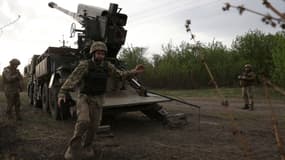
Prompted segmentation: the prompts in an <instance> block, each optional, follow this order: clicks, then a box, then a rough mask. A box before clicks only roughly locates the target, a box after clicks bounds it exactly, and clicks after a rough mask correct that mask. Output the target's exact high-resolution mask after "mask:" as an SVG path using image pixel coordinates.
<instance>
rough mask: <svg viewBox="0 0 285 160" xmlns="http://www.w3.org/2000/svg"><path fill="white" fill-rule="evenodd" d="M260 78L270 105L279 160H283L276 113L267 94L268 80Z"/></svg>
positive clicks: (283, 152) (282, 147) (283, 154)
mask: <svg viewBox="0 0 285 160" xmlns="http://www.w3.org/2000/svg"><path fill="white" fill-rule="evenodd" d="M262 80H263V85H264V92H265V97H266V99H267V103H268V106H269V107H270V111H271V114H270V116H271V123H272V128H273V132H274V136H275V140H276V145H277V148H278V150H279V153H280V157H281V160H285V151H284V145H283V144H284V142H283V140H282V138H281V136H280V132H279V129H278V122H277V118H276V114H275V112H274V109H273V107H272V102H271V97H270V96H269V91H268V86H267V82H268V80H266V79H265V78H263V79H262Z"/></svg>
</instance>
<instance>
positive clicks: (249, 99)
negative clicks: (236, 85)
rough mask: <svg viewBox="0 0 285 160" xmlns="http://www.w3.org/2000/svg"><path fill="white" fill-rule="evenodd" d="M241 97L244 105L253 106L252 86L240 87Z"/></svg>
mask: <svg viewBox="0 0 285 160" xmlns="http://www.w3.org/2000/svg"><path fill="white" fill-rule="evenodd" d="M242 97H243V99H244V104H245V105H249V104H250V105H253V86H246V87H242Z"/></svg>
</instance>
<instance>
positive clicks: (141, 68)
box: [134, 64, 144, 73]
mask: <svg viewBox="0 0 285 160" xmlns="http://www.w3.org/2000/svg"><path fill="white" fill-rule="evenodd" d="M134 71H135V73H142V72H144V66H143V65H142V64H139V65H137V66H136V68H135V69H134Z"/></svg>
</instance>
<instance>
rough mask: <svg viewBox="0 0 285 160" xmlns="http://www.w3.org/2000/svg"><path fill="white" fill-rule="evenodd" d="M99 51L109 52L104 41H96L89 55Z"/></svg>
mask: <svg viewBox="0 0 285 160" xmlns="http://www.w3.org/2000/svg"><path fill="white" fill-rule="evenodd" d="M98 50H101V51H105V52H107V46H106V44H105V43H104V42H102V41H94V42H93V43H92V45H91V47H90V51H89V53H93V52H94V51H98Z"/></svg>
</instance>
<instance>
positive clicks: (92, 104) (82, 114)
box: [58, 60, 134, 157]
mask: <svg viewBox="0 0 285 160" xmlns="http://www.w3.org/2000/svg"><path fill="white" fill-rule="evenodd" d="M94 64H95V63H94V62H92V61H91V60H84V61H81V62H80V63H79V65H78V66H77V67H76V68H75V70H74V71H73V72H72V73H71V75H70V76H69V77H68V79H67V80H66V81H65V83H64V84H63V86H62V87H61V89H60V91H59V96H58V97H63V95H64V94H66V93H67V92H69V91H71V90H72V89H73V88H75V87H76V86H77V85H78V84H82V83H84V77H86V75H88V72H89V69H88V68H89V67H90V65H94ZM103 65H105V68H106V69H107V70H106V72H107V73H108V75H113V76H118V77H120V78H122V79H126V78H128V77H129V76H133V75H134V73H133V72H131V71H120V70H118V69H117V68H116V67H115V66H114V65H113V64H111V63H110V62H106V61H103V62H101V63H100V64H99V66H101V67H102V66H103ZM84 85H87V86H90V87H89V88H91V86H94V85H96V83H94V84H84ZM104 93H105V91H104V92H103V93H101V94H98V95H92V94H89V93H86V92H83V91H82V89H80V94H79V95H78V101H77V105H76V107H77V109H76V110H77V122H76V124H75V129H74V134H73V137H72V138H71V140H70V142H69V146H68V149H67V151H66V152H77V150H80V147H81V144H83V146H84V147H86V148H88V147H89V148H90V146H91V144H92V141H93V139H94V135H95V133H96V131H97V129H98V126H99V125H100V121H101V117H102V105H103V103H104ZM84 134H86V135H85V138H84V139H83V135H84ZM82 140H83V143H81V142H82ZM73 154H76V153H73ZM79 154H80V153H79ZM73 156H74V155H73ZM75 157H76V155H75Z"/></svg>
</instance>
